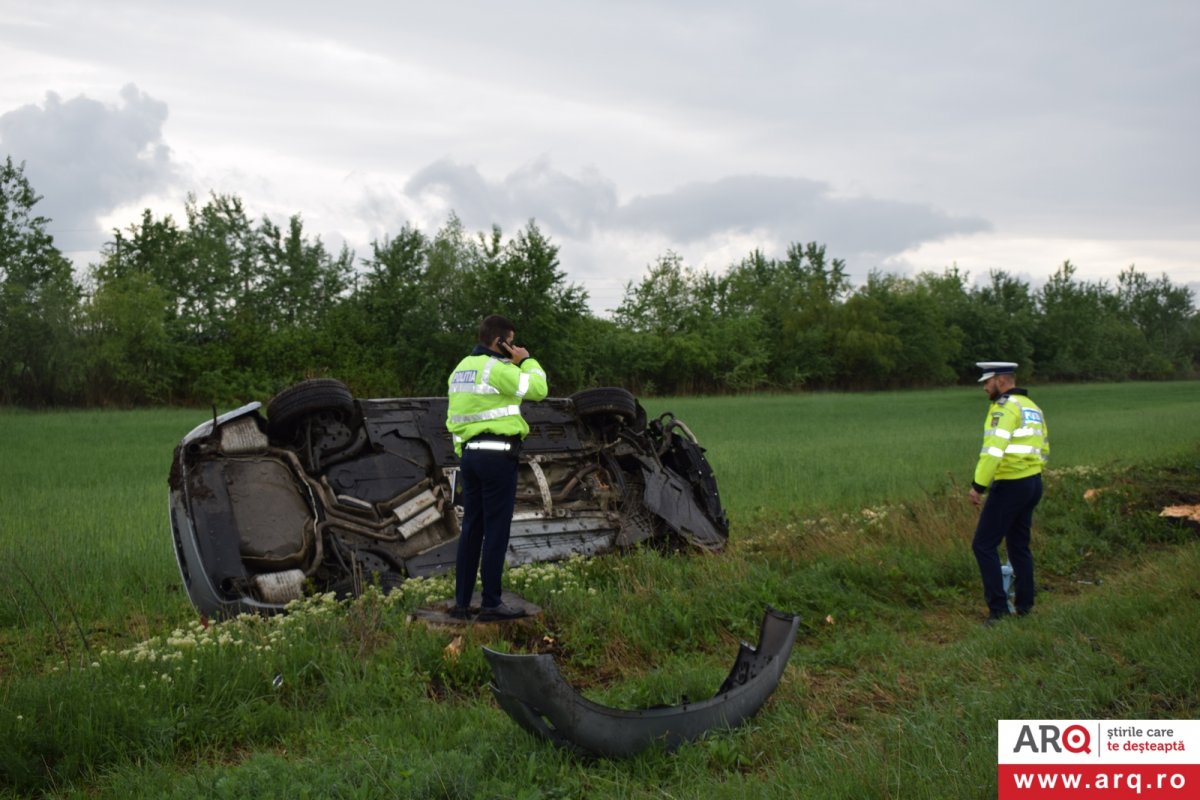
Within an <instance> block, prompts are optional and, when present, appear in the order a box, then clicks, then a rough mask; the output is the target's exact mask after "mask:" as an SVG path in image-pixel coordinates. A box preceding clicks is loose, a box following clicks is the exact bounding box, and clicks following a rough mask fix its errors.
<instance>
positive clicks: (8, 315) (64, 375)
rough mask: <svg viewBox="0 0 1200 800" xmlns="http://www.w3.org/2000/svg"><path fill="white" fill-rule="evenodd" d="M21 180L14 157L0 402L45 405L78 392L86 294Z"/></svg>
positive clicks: (0, 320) (7, 194)
mask: <svg viewBox="0 0 1200 800" xmlns="http://www.w3.org/2000/svg"><path fill="white" fill-rule="evenodd" d="M24 173H25V166H24V164H21V165H14V164H13V161H12V157H11V156H10V157H6V158H5V160H4V164H3V165H2V166H0V402H4V403H20V404H23V405H30V406H43V405H50V404H54V403H62V402H69V401H71V400H74V399H75V398H76V394H77V392H78V390H79V385H80V373H79V369H78V362H77V359H76V322H77V319H78V314H79V301H80V296H81V290H80V287H79V286H78V284H77V283H76V282H75V278H74V275H73V274H72V270H71V263H70V262H69V261H68V260H67V259H66V258H64V257H63V255H62V253H60V252H59V251H58V249H57V248H56V247H55V246H54V239H53V237H52V236H51V235H50V234H49V233H47V232H46V225H47V223H48V220H47V219H46V218H45V217H42V216H38V215H37V214H35V213H34V206H36V205H37V204H38V202H39V201H40V200H41V197H40V196H38V195H37V193H36V192H34V190H33V187H32V186H31V185H30V184H29V181H28V180H27V179H26V178H25V174H24Z"/></svg>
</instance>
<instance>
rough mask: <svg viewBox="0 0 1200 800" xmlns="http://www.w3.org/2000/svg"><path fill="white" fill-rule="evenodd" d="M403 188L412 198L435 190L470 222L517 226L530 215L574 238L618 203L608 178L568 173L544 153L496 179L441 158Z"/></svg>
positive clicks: (599, 222) (583, 235) (583, 234)
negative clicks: (552, 164)
mask: <svg viewBox="0 0 1200 800" xmlns="http://www.w3.org/2000/svg"><path fill="white" fill-rule="evenodd" d="M404 191H405V193H406V194H407V195H409V196H410V197H412V198H414V199H419V198H420V197H421V196H422V195H424V194H427V193H432V194H434V195H436V196H437V197H439V198H441V199H442V200H443V201H445V202H446V203H447V204H448V205H449V206H450V207H451V208H453V209H454V211H455V213H457V214H458V216H459V218H460V219H462V221H463V223H464V224H465V225H467V227H469V228H485V227H489V226H491V225H492V224H499V225H500V226H501V227H502V228H505V227H514V226H516V227H519V226H521V225H523V224H524V223H525V222H526V221H527V220H529V219H531V218H532V219H536V220H537V222H538V224H539V225H543V226H545V228H546V229H547V230H549V231H553V232H555V233H558V234H560V235H563V236H569V237H571V238H574V239H583V238H587V237H589V236H590V235H591V234H592V232H593V229H594V227H595V226H596V225H603V224H604V220H605V219H607V218H608V217H610V216H611V215H612V214H613V212H614V210H615V209H616V206H617V193H616V189H615V188H614V187H613V185H612V183H611V182H609V181H608V180H606V179H604V178H602V177H601V176H599V175H597V174H594V173H592V174H586V175H583V176H581V177H572V176H570V175H567V174H566V173H564V172H561V171H559V170H556V169H554V168H553V167H552V166H551V165H550V163H549V161H548V160H547V159H544V158H543V159H538V160H536V161H534V162H533V163H531V164H528V165H527V166H524V167H522V168H520V169H518V170H516V171H514V172H513V173H512V174H510V175H509V176H508V177H506V178H504V179H503V180H502V181H499V182H491V181H488V180H487V178H485V177H484V176H483V175H482V174H481V173H480V172H479V170H478V169H476V168H475V167H473V166H470V165H463V164H456V163H454V162H452V161H449V160H445V159H443V160H441V161H437V162H435V163H433V164H430V165H429V166H427V167H425V168H423V169H421V170H420V171H418V172H417V173H416V174H415V175H413V176H412V178H410V179H409V181H408V183H407V184H405V187H404Z"/></svg>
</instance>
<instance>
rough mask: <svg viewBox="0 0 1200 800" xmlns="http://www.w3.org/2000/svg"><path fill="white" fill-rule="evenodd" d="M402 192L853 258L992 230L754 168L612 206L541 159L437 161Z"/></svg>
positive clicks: (515, 212) (916, 206)
mask: <svg viewBox="0 0 1200 800" xmlns="http://www.w3.org/2000/svg"><path fill="white" fill-rule="evenodd" d="M405 192H406V193H407V194H408V195H409V196H410V197H412V198H413V199H417V200H419V199H420V198H421V197H422V196H423V195H425V194H427V193H432V194H434V195H435V196H436V197H438V198H439V199H441V200H442V201H443V202H445V203H446V204H447V205H449V207H450V208H452V209H454V211H455V213H457V214H458V216H459V218H460V219H462V221H463V223H464V224H465V225H467V227H468V228H486V227H488V226H490V225H492V224H499V225H500V226H501V227H502V228H508V227H512V226H520V225H522V224H524V222H525V221H526V220H528V219H530V218H534V219H536V220H537V221H538V224H539V225H542V226H543V227H544V228H545V229H546V230H547V231H548V232H550V233H552V234H555V235H559V236H566V237H569V238H571V239H577V240H582V239H587V238H590V237H591V235H592V234H593V233H595V232H597V231H605V232H618V233H619V232H625V233H639V234H649V235H658V236H663V237H666V238H667V239H670V240H672V241H674V242H677V243H680V244H687V243H692V242H700V241H704V240H708V239H711V238H712V237H714V236H719V235H721V234H725V233H753V232H761V233H763V234H764V235H766V236H769V237H770V238H771V239H772V240H773V241H774V242H785V243H786V242H799V241H818V242H822V243H825V244H826V245H828V246H829V248H830V251H831V252H833V253H835V254H837V255H845V256H847V257H850V256H854V257H856V258H858V259H861V258H867V257H877V258H880V259H882V258H885V257H887V256H889V255H894V254H897V253H900V252H903V251H905V250H907V249H909V248H911V247H915V246H916V245H918V244H920V243H922V242H928V241H934V240H938V239H943V238H946V237H949V236H954V235H960V234H969V233H979V232H982V231H987V230H990V229H991V225H990V223H988V222H987V221H986V220H984V219H981V218H979V217H957V216H951V215H949V214H945V213H943V212H940V211H938V210H937V209H935V208H933V207H931V206H929V205H927V204H921V203H910V202H902V201H896V200H879V199H875V198H870V197H838V196H835V195H834V194H833V192H832V190H831V188H830V186H829V185H828V184H826V183H822V182H820V181H813V180H808V179H805V178H784V177H770V176H761V175H743V176H732V177H727V178H721V179H719V180H715V181H710V182H706V183H692V184H688V185H685V186H681V187H680V188H678V189H675V190H673V191H671V192H667V193H664V194H658V195H650V196H643V197H636V198H634V199H632V200H630V201H629V202H627V203H625V204H618V202H617V196H616V189H615V188H614V187H613V185H612V183H611V182H609V181H607V180H605V179H603V178H602V177H600V176H598V175H589V176H586V177H583V178H576V177H572V176H569V175H566V174H564V173H562V172H559V171H557V170H555V169H553V168H552V167H551V166H550V164H549V163H548V162H547V161H546V160H545V159H539V160H538V161H536V162H534V163H533V164H531V165H529V166H527V167H524V168H522V169H520V170H517V171H516V172H514V173H512V174H511V175H509V176H508V177H506V178H504V179H503V180H500V181H489V180H488V179H487V178H486V177H484V176H483V175H482V174H481V173H480V172H479V170H477V169H476V168H475V167H473V166H469V165H461V164H456V163H453V162H450V161H447V160H442V161H438V162H436V163H434V164H430V165H429V166H427V167H425V168H424V169H422V170H420V171H419V172H418V173H416V174H415V175H414V176H413V177H412V178H411V179H410V180H409V181H408V183H407V185H406V186H405ZM770 244H771V242H764V243H763V245H764V246H769V245H770Z"/></svg>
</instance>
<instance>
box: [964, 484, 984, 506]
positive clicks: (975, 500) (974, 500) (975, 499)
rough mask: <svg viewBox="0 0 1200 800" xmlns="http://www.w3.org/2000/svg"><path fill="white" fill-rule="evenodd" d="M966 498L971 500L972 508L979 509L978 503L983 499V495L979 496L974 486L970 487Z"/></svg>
mask: <svg viewBox="0 0 1200 800" xmlns="http://www.w3.org/2000/svg"><path fill="white" fill-rule="evenodd" d="M967 497H968V498H970V500H971V505H973V506H975V507H976V508H978V507H979V502H980V500H981V499H982V498H983V495H981V494H980V493H979V492H977V491H975V487H974V486H972V487H971V491H970V492H968V493H967Z"/></svg>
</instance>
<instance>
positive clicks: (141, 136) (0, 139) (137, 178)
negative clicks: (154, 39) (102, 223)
mask: <svg viewBox="0 0 1200 800" xmlns="http://www.w3.org/2000/svg"><path fill="white" fill-rule="evenodd" d="M120 99H121V102H120V104H119V105H109V104H105V103H101V102H100V101H97V100H92V99H89V98H87V97H84V96H82V95H81V96H79V97H76V98H73V99H71V100H67V101H63V100H62V98H60V97H59V96H58V95H57V94H55V93H54V92H47V93H46V100H45V103H44V104H43V105H41V106H36V105H27V106H23V107H21V108H18V109H15V110H13V111H9V112H7V113H5V114H3V115H0V146H2V147H3V150H4V152H5V153H7V154H8V155H11V156H12V157H13V160H14V161H17V162H21V161H24V162H25V175H26V177H27V178H28V179H29V182H30V183H31V184H32V185H33V188H34V190H35V191H37V193H38V194H40V195H42V197H43V200H42V202H41V203H40V204H39V205H38V209H37V210H38V212H39V213H41V214H42V215H43V216H46V217H49V218H50V219H51V220H52V221H53V224H52V225H51V226H50V230H51V231H52V232H55V238H56V240H58V243H59V246H60V247H61V248H62V249H64V250H68V251H69V250H73V249H74V250H86V249H95V248H96V247H98V246H99V244H100V243H101V242H102V241H103V240H104V238H105V235H106V232H105V231H102V230H101V229H100V228H99V226H98V222H97V220H98V218H99V217H101V216H103V215H105V214H107V213H109V212H110V211H112V210H114V209H115V208H117V207H119V206H122V205H125V204H128V203H133V202H136V201H137V200H139V199H140V198H142V197H145V196H146V195H148V194H151V193H153V192H157V191H160V190H162V189H165V188H168V187H170V186H171V185H172V184H173V182H174V180H175V177H176V170H175V167H174V165H173V164H172V161H171V151H170V148H169V147H167V145H166V144H165V143H164V141H163V138H162V126H163V122H165V121H166V119H167V104H166V103H164V102H162V101H159V100H155V99H154V98H152V97H150V96H149V95H148V94H146V93H144V92H141V91H139V90H138V88H137V87H136V86H134V85H133V84H128V85H126V86H125V87H124V88H123V89H122V90H121V95H120Z"/></svg>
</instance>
